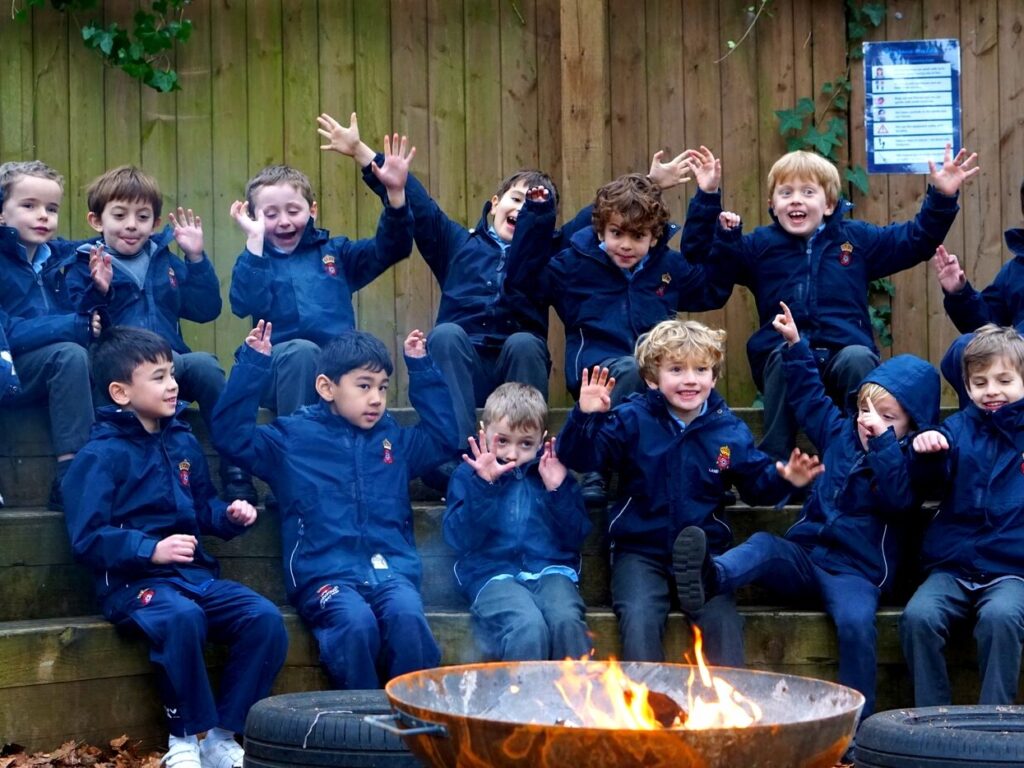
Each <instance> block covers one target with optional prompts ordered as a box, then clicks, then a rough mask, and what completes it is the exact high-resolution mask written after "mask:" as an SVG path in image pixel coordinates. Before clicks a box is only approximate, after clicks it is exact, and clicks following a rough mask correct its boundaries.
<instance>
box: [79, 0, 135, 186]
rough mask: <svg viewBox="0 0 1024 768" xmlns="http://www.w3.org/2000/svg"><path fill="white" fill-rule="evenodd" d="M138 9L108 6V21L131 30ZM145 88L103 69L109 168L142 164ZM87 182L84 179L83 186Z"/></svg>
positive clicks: (130, 3) (117, 71)
mask: <svg viewBox="0 0 1024 768" xmlns="http://www.w3.org/2000/svg"><path fill="white" fill-rule="evenodd" d="M136 10H138V3H137V2H136V1H135V0H127V2H123V3H106V5H105V6H104V15H105V18H104V21H105V22H106V23H107V24H112V23H116V24H118V25H120V26H121V27H128V28H130V27H131V25H132V17H133V16H134V15H135V12H136ZM92 55H94V56H95V54H92ZM142 88H143V86H142V84H141V83H140V82H139V81H138V80H136V79H135V78H133V77H129V76H128V74H127V73H126V72H123V71H122V70H120V69H115V68H114V67H105V68H104V70H103V97H104V98H103V105H104V110H103V130H104V137H105V139H106V162H105V166H106V167H107V168H116V167H117V166H119V165H136V166H141V165H142V125H141V122H140V120H141V116H142V91H141V89H142ZM94 109H95V107H94ZM87 181H88V180H83V183H85V182H87Z"/></svg>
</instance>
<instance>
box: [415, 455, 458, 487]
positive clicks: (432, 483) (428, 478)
mask: <svg viewBox="0 0 1024 768" xmlns="http://www.w3.org/2000/svg"><path fill="white" fill-rule="evenodd" d="M461 463H462V462H461V461H459V460H456V459H449V460H448V461H446V462H444V463H443V464H441V465H440V466H437V467H435V468H434V469H431V470H428V471H426V472H424V473H423V474H422V475H420V479H421V480H422V481H423V484H424V485H425V486H427V487H428V488H432V489H434V490H435V491H437V492H438V493H440V494H442V495H443V494H446V493H448V481H449V480H451V479H452V475H454V474H455V470H456V469H458V468H459V464H461Z"/></svg>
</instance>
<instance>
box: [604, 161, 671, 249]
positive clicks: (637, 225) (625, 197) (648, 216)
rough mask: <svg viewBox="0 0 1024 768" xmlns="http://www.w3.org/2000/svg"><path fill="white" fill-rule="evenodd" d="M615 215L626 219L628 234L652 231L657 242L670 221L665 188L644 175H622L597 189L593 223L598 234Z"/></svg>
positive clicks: (623, 224) (624, 226) (622, 226)
mask: <svg viewBox="0 0 1024 768" xmlns="http://www.w3.org/2000/svg"><path fill="white" fill-rule="evenodd" d="M613 214H618V215H619V216H620V217H622V224H621V229H622V230H623V231H624V232H629V233H630V234H632V235H636V236H642V235H643V233H644V232H648V231H649V232H650V233H651V235H652V236H653V238H654V239H655V240H657V239H658V238H659V237H661V234H662V232H664V231H665V225H666V224H668V220H669V212H668V208H666V207H665V204H664V203H663V202H662V199H661V187H659V186H658V185H657V184H655V183H654V182H653V181H651V180H650V179H649V178H647V177H646V176H644V175H643V174H640V173H627V174H626V175H625V176H619V178H617V179H616V180H615V181H612V182H609V183H608V184H605V185H604V186H603V187H601V188H600V189H599V190H597V197H596V198H595V200H594V214H593V217H592V221H593V223H594V229H595V230H596V231H597V232H598V234H602V233H604V230H605V227H607V226H608V223H609V222H610V221H611V218H612V215H613Z"/></svg>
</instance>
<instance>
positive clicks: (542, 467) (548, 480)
mask: <svg viewBox="0 0 1024 768" xmlns="http://www.w3.org/2000/svg"><path fill="white" fill-rule="evenodd" d="M537 471H538V472H539V473H540V479H541V481H542V482H543V483H544V487H545V488H546V489H547V490H549V491H557V490H558V489H559V488H560V487H561V485H562V483H564V482H565V476H566V475H567V474H568V472H569V470H568V469H566V467H565V464H563V463H562V462H560V461H559V460H558V454H557V453H555V438H553V437H552V438H551V439H550V440H548V441H547V442H545V443H544V452H543V453H542V454H541V455H540V463H539V464H538V465H537Z"/></svg>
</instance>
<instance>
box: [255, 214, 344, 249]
mask: <svg viewBox="0 0 1024 768" xmlns="http://www.w3.org/2000/svg"><path fill="white" fill-rule="evenodd" d="M330 239H331V236H330V233H328V231H327V230H326V229H318V228H317V226H316V219H313V218H310V220H309V221H307V222H306V228H305V229H304V230H303V231H302V237H300V238H299V244H298V245H296V246H295V250H294V251H292V252H291V253H284V252H283V251H279V250H278V249H277V248H275V247H274V246H272V245H271V244H270V243H269V242H267V241H264V244H263V251H264V253H266V254H268V255H270V256H276V257H277V258H279V259H287V258H289V257H290V256H294V255H295V254H296V253H298V252H299V251H300V250H302V249H304V248H312V247H314V246H320V245H322V244H323V243H326V242H327V241H328V240H330Z"/></svg>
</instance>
